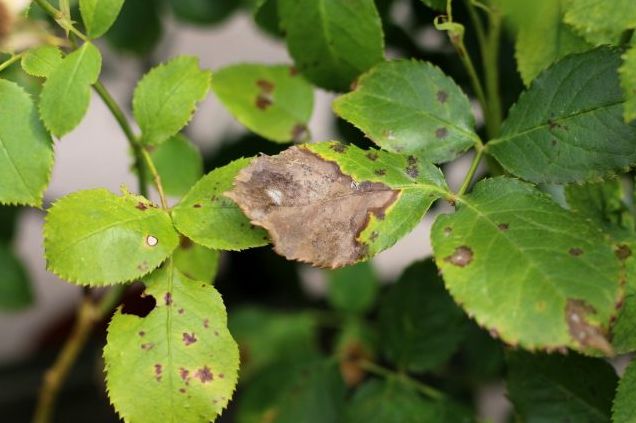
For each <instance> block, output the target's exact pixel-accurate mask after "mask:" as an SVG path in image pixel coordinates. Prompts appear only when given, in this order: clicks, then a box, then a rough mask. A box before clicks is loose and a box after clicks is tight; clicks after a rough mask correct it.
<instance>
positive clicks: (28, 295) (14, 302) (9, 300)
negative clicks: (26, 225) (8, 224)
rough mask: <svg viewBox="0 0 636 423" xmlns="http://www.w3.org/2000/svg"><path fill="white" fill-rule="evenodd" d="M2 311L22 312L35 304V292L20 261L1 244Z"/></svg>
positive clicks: (0, 294) (0, 303) (0, 289)
mask: <svg viewBox="0 0 636 423" xmlns="http://www.w3.org/2000/svg"><path fill="white" fill-rule="evenodd" d="M0 275H2V277H0V310H2V311H14V310H22V309H24V308H26V307H28V306H30V305H31V304H32V303H33V290H32V289H31V284H30V281H29V278H28V275H27V273H26V270H25V269H24V266H23V265H22V263H20V260H19V259H18V258H17V257H16V256H15V255H14V254H13V251H11V248H9V246H8V245H6V244H4V243H0Z"/></svg>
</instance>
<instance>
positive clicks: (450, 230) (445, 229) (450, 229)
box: [444, 226, 453, 236]
mask: <svg viewBox="0 0 636 423" xmlns="http://www.w3.org/2000/svg"><path fill="white" fill-rule="evenodd" d="M452 233H453V228H451V227H450V226H447V227H445V228H444V235H446V236H450V234H452Z"/></svg>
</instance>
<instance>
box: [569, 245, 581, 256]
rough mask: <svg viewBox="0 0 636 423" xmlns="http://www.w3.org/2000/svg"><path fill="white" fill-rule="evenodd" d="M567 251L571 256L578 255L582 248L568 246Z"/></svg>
mask: <svg viewBox="0 0 636 423" xmlns="http://www.w3.org/2000/svg"><path fill="white" fill-rule="evenodd" d="M568 253H570V255H571V256H574V257H578V256H580V255H581V254H583V250H582V249H580V248H576V247H575V248H570V249H569V250H568Z"/></svg>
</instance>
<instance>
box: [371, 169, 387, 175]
mask: <svg viewBox="0 0 636 423" xmlns="http://www.w3.org/2000/svg"><path fill="white" fill-rule="evenodd" d="M373 173H375V174H376V175H378V176H384V175H386V169H376V170H375V171H374V172H373Z"/></svg>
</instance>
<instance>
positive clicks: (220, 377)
mask: <svg viewBox="0 0 636 423" xmlns="http://www.w3.org/2000/svg"><path fill="white" fill-rule="evenodd" d="M217 376H218V377H219V379H223V378H225V375H224V374H223V373H219V374H218V375H217Z"/></svg>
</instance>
